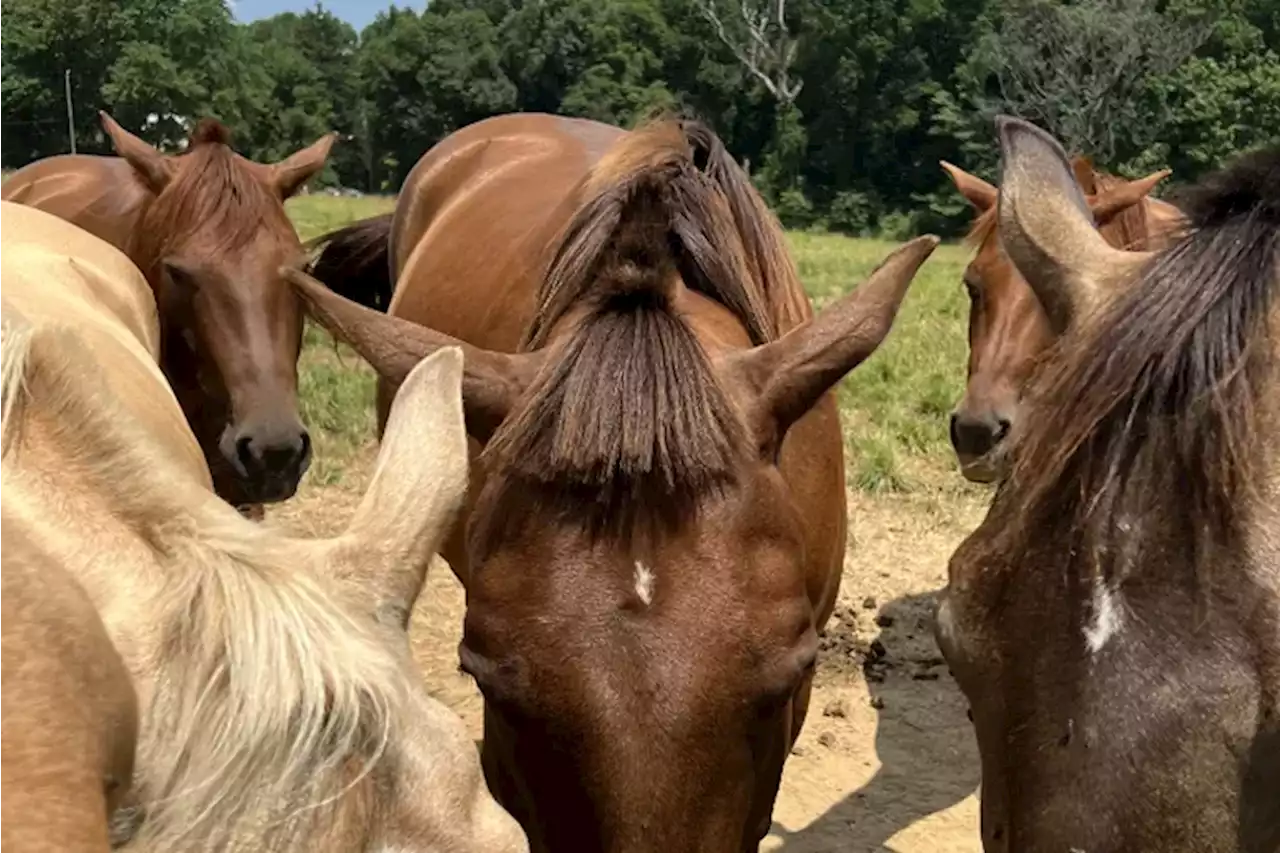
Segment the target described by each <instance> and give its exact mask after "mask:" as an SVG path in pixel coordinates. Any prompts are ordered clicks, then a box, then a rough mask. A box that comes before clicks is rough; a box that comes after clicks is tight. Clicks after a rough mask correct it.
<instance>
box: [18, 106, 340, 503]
mask: <svg viewBox="0 0 1280 853" xmlns="http://www.w3.org/2000/svg"><path fill="white" fill-rule="evenodd" d="M102 122H103V126H104V127H105V128H106V131H107V134H108V135H109V136H110V137H111V141H112V143H113V144H114V145H115V148H116V152H117V153H119V155H120V157H118V158H116V157H89V156H83V155H79V156H77V155H68V156H59V157H50V158H48V159H45V160H39V161H37V162H35V163H32V164H31V165H30V166H27V167H25V168H22V169H19V170H18V171H17V172H15V173H14V174H13V175H12V176H11V177H10V178H9V179H8V180H7V181H5V183H4V191H3V195H4V199H5V200H6V201H15V202H19V203H22V204H26V205H30V206H32V207H37V208H40V209H41V210H44V211H46V212H48V213H52V214H54V215H55V216H58V217H60V218H62V219H66V220H68V221H69V222H73V223H75V224H76V225H79V226H80V227H82V228H84V229H85V230H86V231H88V232H89V233H91V234H94V235H95V236H97V237H100V238H102V239H104V240H106V241H107V242H108V243H111V244H112V245H114V246H116V247H117V248H119V249H121V250H122V251H124V252H125V253H126V254H127V255H128V256H129V259H130V260H132V261H133V262H134V263H135V264H137V266H138V268H139V269H141V270H142V272H143V274H144V275H145V276H146V277H147V281H148V282H149V283H150V285H151V288H152V290H153V291H154V293H155V295H156V302H157V305H158V309H159V312H160V322H161V336H162V337H161V343H162V360H161V365H162V367H163V368H164V372H165V376H166V377H167V378H168V380H169V383H170V385H171V386H172V387H173V390H174V392H175V393H176V394H177V396H178V401H179V402H180V403H181V405H182V411H183V412H184V413H185V414H186V416H187V421H188V422H189V423H190V424H191V428H192V431H194V432H195V434H196V437H197V439H198V440H199V442H200V447H201V449H202V450H203V451H204V454H205V458H206V459H207V460H208V462H209V468H210V470H211V471H212V472H213V479H214V484H215V487H216V488H217V491H218V494H219V495H220V496H221V497H222V498H223V499H225V500H228V501H230V502H232V503H236V504H244V503H249V504H255V503H267V502H271V501H280V500H284V499H286V498H288V497H290V496H291V495H292V494H293V493H294V491H295V490H296V489H297V486H298V481H299V479H300V478H301V477H302V474H303V473H304V472H305V471H306V468H307V465H308V463H309V462H310V459H311V442H310V438H309V436H308V435H307V431H306V429H305V428H304V427H303V425H302V421H301V419H300V418H299V416H298V393H297V388H298V376H297V362H298V352H299V349H300V347H301V343H302V313H301V311H300V310H299V306H298V302H297V299H296V297H295V296H294V295H293V292H292V290H291V289H290V288H289V286H288V284H286V283H285V281H284V279H283V278H282V277H281V275H280V267H281V266H282V265H288V264H296V263H300V262H301V261H302V257H303V255H302V247H301V245H300V243H299V241H298V236H297V234H296V233H295V232H294V229H293V225H292V224H291V223H290V222H289V218H288V216H287V215H286V214H285V210H284V200H285V199H287V198H288V197H289V196H290V195H292V194H293V193H295V192H296V191H297V190H298V189H299V188H301V187H302V185H303V184H304V183H306V181H307V179H308V178H310V177H311V176H312V175H314V174H315V173H316V172H318V171H319V170H320V169H321V168H322V167H323V166H324V161H325V158H326V157H327V156H328V153H329V148H330V146H332V144H333V138H334V137H333V136H332V135H329V136H325V137H324V138H323V139H321V140H319V141H318V142H316V143H315V144H314V145H312V146H311V147H309V148H306V149H303V150H302V151H299V152H297V153H296V154H294V155H293V156H291V157H289V158H288V159H286V160H284V161H282V162H280V163H277V164H275V165H270V166H268V165H263V164H260V163H254V162H252V161H250V160H246V159H245V158H243V157H241V156H240V155H238V154H236V153H235V152H234V151H232V150H231V148H230V147H229V146H228V141H229V134H228V132H227V130H226V128H224V127H223V126H222V125H220V124H219V123H217V122H216V121H212V120H209V119H205V120H202V121H201V122H200V123H199V124H198V125H197V126H196V129H195V131H194V132H193V133H192V135H191V140H190V144H189V146H188V147H187V149H186V151H185V152H183V153H182V154H180V155H178V156H174V157H167V156H164V155H162V154H161V153H160V152H158V151H156V149H154V148H152V147H151V146H150V145H148V144H147V143H145V142H143V141H142V140H141V139H139V138H138V137H136V136H134V135H132V134H130V133H129V132H128V131H126V130H124V129H123V128H122V127H120V125H118V124H116V122H115V121H113V120H112V119H111V117H110V116H108V115H107V114H106V113H103V114H102Z"/></svg>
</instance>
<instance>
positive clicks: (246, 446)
mask: <svg viewBox="0 0 1280 853" xmlns="http://www.w3.org/2000/svg"><path fill="white" fill-rule="evenodd" d="M236 458H237V459H238V460H240V465H241V467H243V468H244V470H245V471H252V470H253V469H254V468H256V467H257V464H256V463H257V461H258V460H257V457H256V456H254V453H253V439H252V438H250V437H249V436H247V435H244V436H241V437H240V438H237V439H236Z"/></svg>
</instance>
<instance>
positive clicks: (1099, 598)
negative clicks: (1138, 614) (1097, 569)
mask: <svg viewBox="0 0 1280 853" xmlns="http://www.w3.org/2000/svg"><path fill="white" fill-rule="evenodd" d="M1123 627H1124V601H1123V600H1122V599H1121V598H1120V595H1119V593H1118V592H1116V591H1114V590H1111V589H1108V588H1107V583H1106V581H1104V580H1103V579H1102V578H1095V579H1094V582H1093V616H1092V620H1091V621H1090V622H1089V623H1087V624H1086V625H1085V626H1084V629H1083V630H1084V642H1085V645H1086V646H1088V648H1089V654H1091V655H1096V654H1097V653H1098V652H1100V651H1102V648H1103V646H1105V645H1106V644H1107V643H1108V642H1109V641H1110V640H1111V638H1112V637H1114V636H1115V635H1116V634H1118V633H1119V632H1120V629H1121V628H1123Z"/></svg>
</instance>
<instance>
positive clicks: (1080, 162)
mask: <svg viewBox="0 0 1280 853" xmlns="http://www.w3.org/2000/svg"><path fill="white" fill-rule="evenodd" d="M1071 173H1072V174H1074V175H1075V176H1076V183H1077V184H1079V185H1080V189H1081V190H1083V191H1084V193H1085V194H1086V195H1093V194H1094V193H1096V192H1097V191H1098V177H1097V175H1096V174H1095V173H1094V171H1093V161H1092V160H1090V159H1089V158H1088V157H1086V156H1084V155H1083V154H1077V155H1076V156H1075V157H1072V158H1071Z"/></svg>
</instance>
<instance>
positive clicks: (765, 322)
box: [485, 119, 809, 529]
mask: <svg viewBox="0 0 1280 853" xmlns="http://www.w3.org/2000/svg"><path fill="white" fill-rule="evenodd" d="M577 200H578V202H577V203H578V204H580V206H579V207H578V209H577V212H576V214H575V215H574V216H573V217H572V219H571V220H570V222H569V223H568V225H567V227H566V228H565V230H564V231H563V232H562V238H561V240H560V243H559V245H558V249H557V251H556V252H555V255H554V257H553V259H552V261H551V264H550V266H549V269H548V272H547V275H546V277H545V279H544V280H543V282H542V284H541V286H540V288H539V291H538V293H537V297H536V305H537V307H536V312H535V315H534V318H533V321H532V323H531V324H530V326H529V328H528V329H527V331H526V335H525V339H524V342H523V348H524V349H537V348H541V347H543V346H546V345H547V344H548V341H549V338H550V336H551V333H552V331H553V329H556V328H559V327H561V324H562V323H563V322H568V323H571V326H570V331H569V332H568V334H567V335H566V336H565V338H564V340H563V342H562V343H557V344H554V346H556V347H557V348H558V351H557V352H556V354H555V355H554V356H553V357H552V358H550V359H548V364H547V367H546V368H544V370H543V372H542V374H541V375H540V376H539V377H538V378H537V379H536V380H535V381H534V384H533V387H532V388H531V389H530V391H529V392H528V395H527V396H526V398H525V401H524V403H523V405H522V406H521V409H520V410H519V411H518V412H516V413H514V414H513V415H512V416H511V417H509V418H508V420H507V422H506V423H504V425H503V426H502V428H501V429H500V430H499V431H498V432H497V433H496V434H495V435H494V436H493V438H492V439H491V441H490V442H489V445H488V446H487V448H486V450H485V459H486V461H487V463H488V464H490V465H492V466H493V468H494V469H495V470H499V471H502V472H503V473H504V475H505V476H506V477H509V478H511V479H512V480H515V481H518V482H520V483H522V484H524V485H526V486H527V485H533V486H535V487H537V488H539V489H540V490H542V492H543V493H544V494H545V495H546V496H547V498H548V500H552V501H554V500H555V499H556V497H557V496H558V497H560V498H563V499H564V501H566V502H568V504H569V505H571V506H572V507H573V508H574V515H576V516H578V517H582V516H583V510H584V508H587V507H591V506H594V507H596V509H597V512H595V513H591V512H587V513H586V515H587V517H588V518H589V519H591V520H592V521H593V522H595V523H598V524H602V525H605V526H609V527H613V526H616V525H620V526H621V527H622V528H624V529H629V528H630V527H631V526H632V525H633V524H634V523H635V522H637V521H640V520H643V519H640V518H638V517H637V516H638V514H639V513H642V512H645V513H648V512H653V511H657V512H666V513H668V514H670V515H672V517H673V520H674V518H675V517H676V516H678V515H679V514H681V513H684V512H687V511H688V510H689V509H691V508H692V506H693V505H694V503H695V502H696V499H697V498H698V497H699V496H701V495H703V494H705V493H706V492H707V491H708V490H711V489H715V488H717V487H719V486H722V485H723V484H725V483H727V482H729V481H731V480H732V479H733V476H734V471H735V469H736V467H737V463H738V461H739V460H740V458H741V456H740V455H741V453H742V450H743V446H744V436H743V431H742V426H741V424H740V422H739V418H738V415H737V413H736V411H735V410H734V408H733V406H732V404H731V403H730V402H729V400H728V398H727V397H726V396H725V394H724V392H723V391H722V389H721V388H720V386H719V384H718V382H717V380H716V377H715V375H714V373H713V372H712V368H711V364H710V361H709V360H708V358H707V355H706V353H705V352H704V351H703V348H702V346H701V344H700V343H699V341H698V340H697V338H696V337H695V336H694V333H693V331H692V329H690V328H689V326H688V325H687V323H686V321H685V320H684V319H683V318H681V317H680V316H679V315H678V314H677V313H676V312H675V311H674V309H673V299H674V296H675V292H676V290H677V288H679V287H681V286H684V287H688V288H690V289H692V290H696V291H698V292H700V293H702V294H704V295H706V296H707V297H709V298H711V299H714V300H715V301H717V302H719V303H721V304H722V305H724V306H725V307H726V308H728V309H729V310H730V311H732V312H733V314H734V315H735V316H736V317H737V318H738V319H739V320H740V321H741V322H742V323H743V325H744V327H745V328H746V329H747V332H748V333H749V335H750V337H751V340H752V341H753V342H755V343H764V342H766V341H771V340H775V339H776V338H777V337H778V336H779V335H780V334H781V333H783V332H785V331H786V330H787V329H789V328H791V327H793V326H795V325H797V324H798V323H800V322H803V320H804V319H806V318H807V317H808V316H809V309H808V304H807V302H806V301H805V299H804V294H803V290H802V289H801V288H800V285H799V280H798V277H797V275H796V272H795V269H794V267H793V266H792V263H791V260H790V257H789V255H788V254H787V251H786V247H785V244H784V242H783V235H782V230H781V227H780V225H779V224H778V222H777V220H776V219H775V218H774V217H773V215H772V214H771V213H770V212H769V210H768V209H767V208H766V207H765V205H764V203H763V202H762V201H761V200H760V198H759V196H758V195H757V194H756V193H755V191H754V189H752V188H751V186H750V184H749V182H748V181H747V178H746V175H745V174H744V173H743V172H742V171H741V169H740V168H739V167H738V165H737V164H736V163H735V162H734V161H733V160H732V158H731V157H730V156H729V155H728V153H727V152H726V151H725V149H724V146H723V144H722V143H721V142H720V140H719V139H717V138H716V136H715V135H714V134H713V133H712V132H711V131H710V130H708V129H707V128H705V127H704V126H702V125H701V124H697V123H694V122H688V121H678V120H673V119H661V120H658V121H654V122H651V123H649V124H647V125H645V126H643V127H641V128H639V129H637V130H635V131H633V132H631V133H629V134H628V135H627V136H625V137H623V138H622V139H621V140H620V141H619V142H617V143H616V144H615V145H614V146H613V147H612V148H611V149H610V150H609V151H608V152H607V153H606V154H605V155H604V157H603V158H602V159H601V160H600V161H599V163H597V164H596V166H595V167H594V168H593V169H592V171H591V172H590V173H589V174H588V176H587V177H586V178H585V179H584V181H583V183H582V185H581V186H580V189H579V193H578V195H577Z"/></svg>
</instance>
